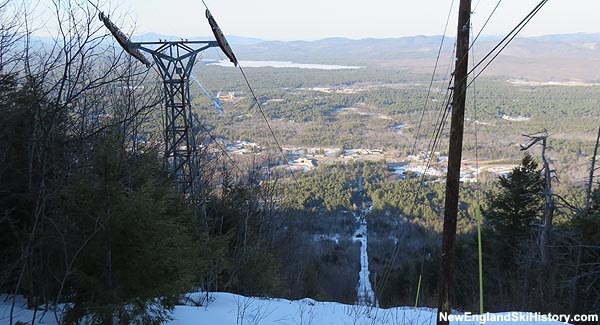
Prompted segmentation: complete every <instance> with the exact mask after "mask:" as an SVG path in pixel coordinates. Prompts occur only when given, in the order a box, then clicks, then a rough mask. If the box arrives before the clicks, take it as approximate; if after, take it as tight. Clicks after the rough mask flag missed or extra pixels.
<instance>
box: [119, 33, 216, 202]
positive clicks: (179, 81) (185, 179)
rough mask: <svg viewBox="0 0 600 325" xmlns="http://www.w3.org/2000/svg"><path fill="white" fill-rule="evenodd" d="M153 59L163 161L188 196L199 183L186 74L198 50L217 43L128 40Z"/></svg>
mask: <svg viewBox="0 0 600 325" xmlns="http://www.w3.org/2000/svg"><path fill="white" fill-rule="evenodd" d="M129 44H130V46H131V48H132V49H136V50H140V51H143V52H147V53H149V54H150V55H152V58H153V59H154V62H155V64H154V66H155V67H157V70H158V71H159V73H160V75H161V77H162V80H163V90H164V97H165V106H164V112H163V127H164V145H165V153H164V155H165V156H164V158H165V162H166V164H167V165H168V171H169V173H170V175H171V177H172V179H173V181H174V184H175V186H176V187H177V188H178V189H179V190H180V191H181V192H183V193H184V194H185V195H186V197H189V198H191V199H196V198H198V194H200V187H201V183H202V179H201V175H200V162H199V157H198V150H197V147H196V139H195V133H196V132H195V128H194V115H193V113H192V106H191V103H190V89H189V85H190V76H191V75H192V69H193V68H194V64H195V63H196V59H197V56H198V54H199V53H200V52H202V51H204V50H206V49H208V48H210V47H216V46H218V44H217V42H215V41H160V42H139V43H133V42H132V43H129Z"/></svg>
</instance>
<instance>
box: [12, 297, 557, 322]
mask: <svg viewBox="0 0 600 325" xmlns="http://www.w3.org/2000/svg"><path fill="white" fill-rule="evenodd" d="M210 296H211V302H210V303H208V304H204V305H203V306H200V307H198V306H193V305H192V304H190V305H187V306H177V307H176V308H175V311H174V313H173V315H172V317H173V320H172V321H170V322H169V323H167V324H169V325H195V324H202V325H237V324H239V325H243V324H248V325H300V324H302V325H304V324H306V325H308V324H313V325H345V324H357V325H362V324H364V325H380V324H381V325H399V324H410V325H433V324H435V323H436V310H435V309H432V308H418V309H414V308H412V307H396V308H390V309H381V308H374V307H367V306H358V305H354V306H353V305H344V304H340V303H335V302H317V301H314V300H312V299H308V298H306V299H302V300H295V301H292V300H286V299H265V298H249V297H243V296H239V295H235V294H231V293H222V292H217V293H211V294H210ZM5 297H6V296H0V298H2V300H0V324H8V315H9V312H10V306H11V304H10V302H5V301H4V298H5ZM188 297H189V298H190V299H189V300H192V301H203V300H202V298H201V297H202V295H201V294H200V293H194V294H190V295H188ZM24 304H25V301H24V300H23V299H19V300H18V302H17V306H16V308H15V315H16V318H15V319H14V321H15V322H16V321H21V322H24V323H25V324H30V323H29V322H30V321H31V316H32V315H33V311H31V310H27V309H24V308H23V306H24ZM40 314H41V312H38V320H36V324H41V325H56V324H57V323H56V320H55V319H54V315H53V314H51V313H48V314H46V315H45V316H44V318H43V319H42V320H41V321H39V317H40V316H41V315H40ZM460 315H462V314H460ZM488 317H489V318H490V319H493V318H494V317H495V318H500V317H503V318H512V319H515V318H521V319H526V318H528V317H530V318H531V319H532V320H529V321H527V320H516V321H510V320H509V321H488V322H487V323H486V324H488V325H533V324H544V325H557V324H564V323H560V322H552V321H549V322H540V321H536V320H535V319H534V318H533V317H534V314H529V313H500V314H489V315H488ZM450 324H452V325H478V324H479V322H478V321H476V320H470V321H451V322H450Z"/></svg>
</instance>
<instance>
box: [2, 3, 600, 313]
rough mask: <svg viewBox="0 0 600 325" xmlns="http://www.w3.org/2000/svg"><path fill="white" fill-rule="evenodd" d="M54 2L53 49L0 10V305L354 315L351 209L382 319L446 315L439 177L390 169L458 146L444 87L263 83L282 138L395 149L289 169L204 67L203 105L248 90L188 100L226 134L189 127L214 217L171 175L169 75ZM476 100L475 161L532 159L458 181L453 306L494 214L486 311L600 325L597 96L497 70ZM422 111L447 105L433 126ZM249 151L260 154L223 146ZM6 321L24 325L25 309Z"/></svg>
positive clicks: (322, 77)
mask: <svg viewBox="0 0 600 325" xmlns="http://www.w3.org/2000/svg"><path fill="white" fill-rule="evenodd" d="M55 5H56V8H55V14H56V17H54V19H56V21H57V22H58V23H59V25H60V26H61V33H59V34H57V35H55V36H54V37H53V38H52V43H51V44H50V45H47V44H46V45H43V44H42V45H40V44H37V43H36V42H35V41H34V38H33V36H32V33H31V31H30V30H29V27H28V26H29V25H28V23H29V22H28V21H25V20H24V18H23V17H29V16H28V13H27V12H23V10H25V11H26V10H27V9H26V8H21V7H20V6H19V4H18V2H17V1H12V0H3V1H0V23H1V24H0V25H1V26H2V27H1V33H0V116H1V117H0V298H1V299H3V300H4V301H9V302H10V301H12V303H13V304H15V303H16V302H15V301H16V297H17V296H24V297H26V300H27V304H28V307H29V308H32V309H33V310H34V311H35V313H34V317H36V316H35V315H36V314H44V315H45V317H54V318H56V321H57V322H58V323H64V324H78V323H86V322H87V323H102V324H113V323H117V324H160V323H163V322H165V321H167V320H169V315H170V314H169V312H170V311H172V310H173V308H174V306H175V305H177V304H179V303H181V302H182V301H184V300H185V299H186V296H185V294H186V293H189V292H198V291H200V292H203V293H204V294H205V295H203V296H202V297H203V298H202V299H200V300H197V301H193V302H191V303H193V304H196V305H197V306H204V305H206V304H207V303H208V302H209V301H210V299H211V298H210V294H209V293H210V292H218V291H225V292H235V293H239V294H243V295H249V296H259V297H285V298H290V299H300V298H303V297H311V298H314V299H316V300H322V301H339V302H344V303H349V304H351V303H354V302H355V301H356V300H355V299H356V283H357V280H358V271H359V269H360V260H359V256H360V253H359V252H360V244H359V243H357V242H356V241H354V240H353V238H352V236H353V233H354V231H355V230H356V228H357V220H356V218H355V216H356V214H357V213H358V212H359V211H368V213H366V219H367V222H368V226H369V227H368V229H369V237H370V239H369V246H368V248H367V249H368V252H369V262H370V268H371V282H372V283H373V287H374V289H375V293H376V296H377V299H378V301H379V303H380V305H381V306H383V307H390V306H399V305H413V304H414V301H415V296H416V295H417V283H418V281H419V278H420V277H422V279H423V281H422V286H421V290H420V305H422V306H435V305H436V300H435V299H436V295H437V287H438V272H439V267H440V260H439V255H440V242H441V240H440V237H441V235H440V233H441V229H442V222H443V201H444V189H445V184H444V182H443V181H441V180H440V179H439V178H435V177H431V176H427V175H425V176H423V175H420V174H418V173H414V172H408V173H406V174H405V175H403V176H402V177H401V176H400V175H399V174H397V173H394V172H393V170H391V168H390V165H389V161H387V159H391V160H398V159H403V158H407V157H408V156H409V155H411V154H414V152H413V150H414V149H415V147H414V146H415V145H416V150H419V151H422V150H426V149H431V150H432V151H441V152H442V153H443V151H444V150H445V149H444V148H445V147H446V146H447V141H445V140H442V141H441V143H440V144H439V145H438V147H436V148H426V147H427V145H426V144H427V142H428V141H430V136H431V134H432V133H433V126H434V125H435V124H436V123H435V122H436V118H438V116H440V112H441V111H442V109H443V108H440V107H442V106H440V104H442V103H443V102H444V101H445V100H446V94H447V90H446V89H447V86H448V80H447V79H444V78H439V79H436V80H435V87H434V91H433V92H432V93H431V94H428V89H427V87H426V86H424V85H426V84H427V83H428V78H430V76H428V75H425V74H418V73H413V72H407V71H402V70H394V69H382V68H374V67H370V66H365V67H362V68H360V69H352V70H333V71H321V70H302V69H289V68H284V69H275V68H250V69H248V75H249V77H250V78H249V79H250V82H251V83H252V85H253V86H254V87H255V90H256V93H257V94H258V97H259V98H258V100H259V102H260V103H261V108H263V109H264V110H265V112H266V113H267V114H266V116H267V117H268V119H269V120H270V121H271V122H272V125H273V128H274V133H275V134H277V135H278V136H279V138H280V140H281V141H282V143H283V145H284V146H288V147H302V148H308V147H321V148H325V147H336V148H337V149H339V151H343V150H344V149H350V148H368V149H381V150H385V151H386V152H391V154H390V155H391V156H390V155H388V156H385V157H384V158H381V159H379V160H377V159H372V160H370V161H369V160H355V159H341V158H340V159H338V158H339V157H331V160H330V161H328V162H327V163H319V164H318V166H315V168H312V169H310V170H307V171H302V172H299V171H295V172H294V174H293V175H292V174H291V173H290V172H289V171H288V169H286V166H285V164H284V162H283V161H282V158H280V156H279V153H280V152H278V150H277V149H278V148H277V146H276V145H275V144H274V143H273V140H272V139H271V138H270V134H269V133H268V132H267V130H266V129H265V126H264V121H262V120H261V116H260V110H259V108H258V107H257V106H258V105H256V103H255V102H253V101H252V100H251V97H250V94H249V91H248V89H247V88H246V87H245V84H244V83H242V82H243V80H242V79H240V76H239V75H238V74H237V72H236V71H235V70H233V69H231V68H227V67H220V66H215V65H210V64H207V63H206V62H204V61H202V62H199V63H198V68H197V71H196V72H197V75H198V77H199V79H200V81H201V82H202V83H203V85H204V86H205V87H206V88H207V89H208V90H209V91H211V92H214V93H217V92H219V91H222V92H231V93H233V96H232V97H233V98H230V99H229V100H223V102H222V105H223V108H224V112H223V113H220V114H218V113H217V112H215V110H214V109H213V103H212V101H211V99H210V98H208V97H207V96H204V95H202V93H201V91H200V89H199V88H193V89H192V91H191V93H192V97H193V107H194V110H195V113H196V114H197V115H198V116H199V120H200V121H201V122H202V124H203V126H204V127H205V129H206V130H209V131H210V134H208V133H206V132H198V133H196V134H194V136H196V137H197V139H196V140H197V143H199V144H200V145H199V153H200V160H201V166H202V170H201V175H202V176H203V177H202V180H203V183H202V186H201V188H202V193H201V194H202V198H203V201H202V204H201V207H202V211H201V213H199V207H198V205H194V204H191V202H194V201H191V202H190V199H189V197H186V196H185V195H182V194H181V193H179V192H178V191H177V189H176V187H174V186H173V185H172V184H173V179H172V178H171V177H169V176H168V175H169V171H168V170H167V167H166V164H165V161H164V159H163V155H164V144H163V143H162V141H163V135H162V133H161V132H162V129H161V124H160V123H161V121H162V118H163V117H162V116H161V114H162V109H161V108H162V105H163V103H164V98H163V97H162V93H163V91H162V89H161V87H162V84H161V81H160V80H159V77H158V76H157V75H156V74H155V71H154V70H152V69H146V68H144V67H143V66H142V65H140V64H139V63H138V62H137V61H135V60H134V59H133V58H130V57H128V56H127V55H126V54H124V52H123V51H122V49H121V48H120V47H119V46H118V44H115V43H114V41H113V40H112V36H110V35H109V34H108V32H106V31H105V30H104V26H102V24H101V22H99V21H98V19H97V18H96V14H95V13H96V11H95V8H94V7H93V6H91V5H90V4H89V2H86V1H83V0H81V1H80V0H69V1H59V2H55ZM83 9H85V10H83ZM15 13H17V14H15ZM471 89H472V91H471V90H470V93H469V98H470V99H469V101H470V103H469V105H470V111H476V112H477V115H472V116H471V117H469V121H468V123H467V127H468V128H469V131H468V132H467V133H468V134H467V135H466V137H465V156H466V157H468V158H471V159H474V158H478V159H481V160H494V161H509V162H511V163H513V164H514V165H515V166H516V167H514V168H513V169H512V170H511V171H510V172H508V173H506V174H503V175H500V176H497V175H495V174H491V173H488V174H482V175H481V177H480V178H479V179H478V181H477V182H473V183H463V184H462V186H461V192H460V193H461V202H460V206H459V209H460V212H459V220H458V241H457V259H458V261H460V265H459V267H458V272H457V274H456V277H455V279H454V287H455V288H456V289H455V291H454V296H453V301H454V302H455V306H453V308H457V309H461V310H465V311H477V310H478V304H479V302H478V297H479V291H478V281H479V280H478V279H479V275H478V256H477V226H478V220H479V218H481V219H482V224H481V226H482V237H483V247H482V249H483V259H484V262H483V281H484V285H485V286H484V288H485V291H484V299H485V301H486V311H507V310H522V311H537V312H553V313H567V314H575V313H580V314H591V313H596V314H597V313H600V281H598V279H599V278H600V264H599V261H600V187H599V185H598V182H597V177H596V178H594V177H595V176H594V174H593V171H594V168H595V169H597V167H594V166H593V165H591V164H590V161H591V159H590V158H592V157H595V156H594V155H595V153H594V149H597V146H598V145H597V142H596V141H595V140H596V134H597V132H598V125H599V123H600V120H599V117H598V105H599V104H600V94H599V93H598V91H597V90H598V88H597V87H562V86H548V85H545V86H515V85H513V84H511V83H509V82H507V81H506V78H487V79H486V78H481V80H480V81H479V82H478V83H477V87H476V88H475V87H473V88H471ZM426 98H429V99H432V100H434V101H432V103H436V104H431V106H435V107H431V109H430V110H427V111H426V112H425V113H424V116H423V120H424V121H425V122H424V124H423V130H422V132H420V133H419V132H418V130H417V129H418V128H419V127H417V124H418V121H419V118H420V115H421V112H422V110H423V103H424V102H425V99H426ZM357 112H358V113H357ZM506 117H509V118H506ZM511 118H517V119H518V118H522V119H521V120H517V121H515V120H514V119H511ZM442 124H443V123H442ZM399 125H407V127H406V128H402V130H401V132H400V131H398V130H399V129H398V128H397V126H399ZM476 126H477V133H475V130H476V128H475V127H476ZM542 129H546V130H548V132H549V135H548V137H547V140H548V143H549V145H548V148H547V149H548V150H547V152H546V151H545V150H544V151H543V154H542V151H541V149H540V147H541V146H540V145H535V146H533V147H532V148H531V149H529V150H527V151H524V150H520V148H519V146H518V145H519V144H525V143H526V142H527V141H528V139H529V138H524V137H523V136H522V134H523V133H526V134H530V135H531V134H536V133H535V132H537V131H541V130H542ZM447 131H448V130H447V128H446V129H445V130H444V131H443V132H442V139H444V138H445V137H446V135H447ZM215 139H217V141H218V142H215ZM476 139H477V142H475V140H476ZM236 140H245V141H253V142H257V143H259V144H260V149H257V150H256V151H254V152H251V153H247V154H235V155H234V154H232V153H227V151H226V150H222V149H223V147H222V146H223V144H226V143H229V142H233V141H236ZM544 141H546V138H544ZM544 143H545V142H544ZM321 150H323V149H321ZM546 155H548V156H546ZM392 156H393V157H392ZM290 158H296V157H290ZM590 168H591V169H592V173H590ZM588 175H590V176H592V177H590V178H587V176H588ZM359 179H361V181H359ZM359 183H361V186H359ZM362 187H364V189H363V188H362ZM364 198H366V199H364ZM549 218H550V219H549ZM547 220H550V223H549V224H548V222H547ZM13 307H14V305H13ZM5 321H6V322H7V323H10V324H13V323H14V322H13V315H12V312H11V313H10V315H9V316H8V318H7V319H6V320H5V319H0V322H5Z"/></svg>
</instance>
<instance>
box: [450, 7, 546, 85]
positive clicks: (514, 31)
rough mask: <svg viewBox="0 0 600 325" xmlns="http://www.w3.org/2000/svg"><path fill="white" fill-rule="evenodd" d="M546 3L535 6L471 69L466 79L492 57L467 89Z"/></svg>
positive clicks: (472, 79)
mask: <svg viewBox="0 0 600 325" xmlns="http://www.w3.org/2000/svg"><path fill="white" fill-rule="evenodd" d="M546 3H548V0H542V1H541V2H540V3H538V4H537V6H535V7H534V8H533V9H532V10H531V11H530V12H529V14H527V16H525V18H523V19H522V20H521V21H520V22H519V23H518V24H517V26H515V27H514V28H513V29H512V30H511V31H510V32H509V33H508V34H507V35H506V36H505V37H504V38H503V39H502V40H501V41H500V42H498V44H496V46H494V48H492V49H491V50H490V51H489V52H488V53H487V54H486V55H485V56H484V57H483V59H481V60H480V61H479V62H478V63H477V64H476V65H475V66H474V67H473V68H471V70H469V72H468V73H467V76H466V77H465V78H467V77H468V76H470V75H471V74H472V73H473V72H474V71H475V70H476V69H477V68H478V67H479V66H480V65H482V64H483V62H485V61H486V60H487V59H488V58H490V57H492V58H491V59H490V60H489V61H487V63H486V64H485V66H484V67H483V68H482V69H481V70H480V71H479V72H478V73H477V74H476V75H475V77H473V78H471V82H470V83H469V84H467V88H468V87H469V86H470V85H471V84H472V83H473V82H474V81H475V80H476V79H477V78H479V76H480V75H481V74H482V73H483V71H485V70H486V69H487V68H488V67H489V66H490V64H492V62H493V61H494V60H495V59H496V58H497V57H498V56H499V55H500V53H502V51H504V49H505V48H506V47H507V46H508V45H509V44H510V43H511V42H512V41H513V40H514V39H515V37H517V35H518V34H519V32H521V30H523V28H525V26H527V24H528V23H529V22H530V21H531V19H533V17H535V16H536V15H537V13H538V12H539V11H540V10H541V9H542V8H543V7H544V5H546ZM498 49H499V50H498ZM496 50H498V51H497V52H496ZM462 82H465V80H461V83H462Z"/></svg>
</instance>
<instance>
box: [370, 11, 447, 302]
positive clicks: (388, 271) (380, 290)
mask: <svg viewBox="0 0 600 325" xmlns="http://www.w3.org/2000/svg"><path fill="white" fill-rule="evenodd" d="M453 7H454V0H452V3H451V5H450V8H449V9H448V15H447V18H446V23H445V26H444V31H443V35H442V39H441V41H440V46H439V49H438V52H437V56H436V61H435V65H434V69H433V72H432V75H431V80H430V83H429V88H428V90H427V95H426V96H425V103H424V105H423V110H422V112H421V117H420V119H419V126H418V129H417V134H416V136H415V141H414V143H413V147H412V150H411V152H412V154H413V155H416V153H415V151H416V146H417V142H418V139H419V137H420V132H421V128H422V123H423V118H424V115H425V111H426V110H427V103H428V102H429V98H430V95H431V90H432V88H433V83H434V80H435V75H436V72H437V68H438V65H439V59H440V56H441V52H442V50H443V45H444V40H445V38H446V32H447V30H448V25H449V22H450V17H451V16H452V9H453ZM453 52H454V51H453ZM453 55H454V54H453ZM451 66H452V60H451V62H450V64H449V68H448V70H450V68H451ZM451 82H452V78H451V80H450V83H451ZM449 92H450V87H448V88H447V89H446V95H448V93H449ZM448 98H449V99H448V101H447V103H446V105H445V106H444V109H441V110H440V111H441V112H444V114H443V116H447V115H446V112H448V104H449V100H450V98H451V96H449V97H448ZM440 119H441V120H442V121H441V122H438V123H436V125H437V127H436V132H435V136H433V137H432V139H435V140H430V142H429V145H428V149H427V152H429V151H430V150H429V149H431V153H430V154H428V158H427V163H426V167H425V169H424V170H423V173H422V175H421V179H420V180H419V187H418V188H417V191H416V192H415V198H414V200H413V203H412V206H411V210H410V213H409V214H412V213H413V212H414V207H415V205H416V203H417V200H418V198H419V196H420V191H421V190H422V188H423V184H424V182H425V176H426V175H427V172H428V170H429V168H430V167H431V163H432V157H433V154H434V151H435V148H436V145H437V144H438V140H439V136H440V134H441V132H442V131H441V129H442V128H443V125H444V124H445V117H444V118H442V117H441V115H438V120H440ZM409 165H410V162H409ZM399 249H400V245H398V244H396V246H395V248H394V252H393V254H392V256H391V258H390V259H389V262H388V263H386V264H385V266H384V270H385V271H384V274H383V280H382V283H383V284H382V285H381V286H380V287H379V288H377V292H376V297H378V298H380V296H381V294H382V293H383V290H384V289H385V287H386V285H387V282H388V280H389V276H390V275H391V269H392V267H393V265H394V264H395V263H396V259H397V256H398V253H399ZM423 254H424V253H423ZM423 256H424V255H423ZM421 269H422V267H421ZM421 273H422V272H421ZM420 284H421V278H419V285H418V289H417V297H416V303H415V304H418V299H419V298H418V297H419V291H420Z"/></svg>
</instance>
